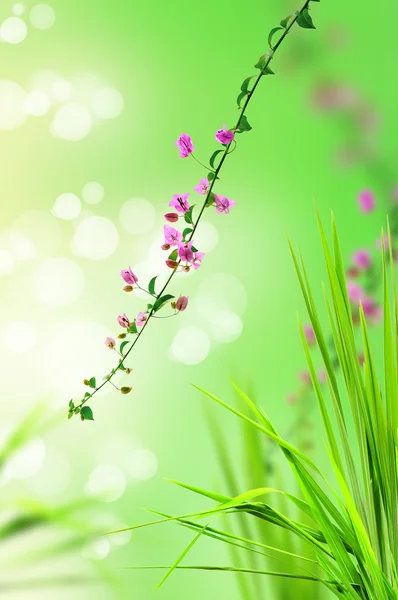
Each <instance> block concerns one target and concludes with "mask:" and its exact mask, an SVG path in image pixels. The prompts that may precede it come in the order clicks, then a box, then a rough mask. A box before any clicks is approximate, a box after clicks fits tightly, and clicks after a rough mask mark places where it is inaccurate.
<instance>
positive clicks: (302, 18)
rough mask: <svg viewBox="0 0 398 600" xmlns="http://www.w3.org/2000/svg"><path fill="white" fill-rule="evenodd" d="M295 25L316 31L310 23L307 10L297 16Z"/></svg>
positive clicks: (310, 19)
mask: <svg viewBox="0 0 398 600" xmlns="http://www.w3.org/2000/svg"><path fill="white" fill-rule="evenodd" d="M296 23H297V25H299V26H300V27H303V28H304V29H316V28H315V25H314V23H313V22H312V18H311V15H310V13H309V10H308V8H305V9H304V10H303V12H301V13H300V14H299V15H298V17H297V19H296Z"/></svg>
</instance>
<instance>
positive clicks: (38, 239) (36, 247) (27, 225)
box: [9, 210, 62, 260]
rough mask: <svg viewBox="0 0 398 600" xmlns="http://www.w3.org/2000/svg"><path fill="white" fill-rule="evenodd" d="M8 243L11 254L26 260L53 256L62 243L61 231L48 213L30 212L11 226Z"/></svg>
mask: <svg viewBox="0 0 398 600" xmlns="http://www.w3.org/2000/svg"><path fill="white" fill-rule="evenodd" d="M9 237H10V243H11V248H12V250H13V252H14V251H15V252H16V253H17V254H18V255H19V254H20V255H21V256H20V258H21V259H23V260H28V259H31V258H34V257H35V256H54V254H55V253H56V252H57V250H58V249H59V247H60V245H61V242H62V231H61V229H60V226H59V224H58V221H57V219H55V218H54V217H53V216H52V215H51V214H50V213H49V212H48V211H44V210H30V211H28V212H26V213H23V214H21V215H20V216H19V217H17V219H16V220H15V221H14V223H13V224H12V227H11V230H10V233H9Z"/></svg>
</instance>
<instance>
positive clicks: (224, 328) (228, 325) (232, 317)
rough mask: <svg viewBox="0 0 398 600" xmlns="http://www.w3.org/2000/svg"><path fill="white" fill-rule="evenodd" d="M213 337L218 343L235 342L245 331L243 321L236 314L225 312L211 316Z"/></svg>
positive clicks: (218, 312)
mask: <svg viewBox="0 0 398 600" xmlns="http://www.w3.org/2000/svg"><path fill="white" fill-rule="evenodd" d="M209 321H210V324H211V335H212V337H213V338H214V339H215V340H217V342H222V343H229V342H234V341H235V340H237V339H238V337H239V336H240V335H241V333H242V330H243V322H242V319H241V318H240V317H239V315H237V314H236V313H234V312H232V311H229V310H223V311H217V312H214V313H211V315H209Z"/></svg>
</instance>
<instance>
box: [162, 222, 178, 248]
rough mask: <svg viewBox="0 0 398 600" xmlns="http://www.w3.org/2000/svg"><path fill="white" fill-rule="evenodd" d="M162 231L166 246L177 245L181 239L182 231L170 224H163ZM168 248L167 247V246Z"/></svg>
mask: <svg viewBox="0 0 398 600" xmlns="http://www.w3.org/2000/svg"><path fill="white" fill-rule="evenodd" d="M163 231H164V243H165V245H167V246H169V247H170V246H178V243H179V242H181V240H182V233H181V231H178V229H174V227H170V225H164V226H163ZM167 250H168V248H167Z"/></svg>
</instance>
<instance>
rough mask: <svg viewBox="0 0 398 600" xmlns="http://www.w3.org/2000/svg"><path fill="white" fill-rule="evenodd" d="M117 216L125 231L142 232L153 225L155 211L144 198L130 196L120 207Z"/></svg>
mask: <svg viewBox="0 0 398 600" xmlns="http://www.w3.org/2000/svg"><path fill="white" fill-rule="evenodd" d="M119 218H120V222H121V224H122V226H123V227H124V229H126V231H128V232H129V233H132V234H143V233H148V232H149V231H151V229H152V228H153V227H154V225H155V222H156V211H155V209H154V207H153V206H152V204H151V203H150V202H148V200H145V198H131V199H130V200H127V202H125V203H124V204H123V206H122V207H121V209H120V213H119Z"/></svg>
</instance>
